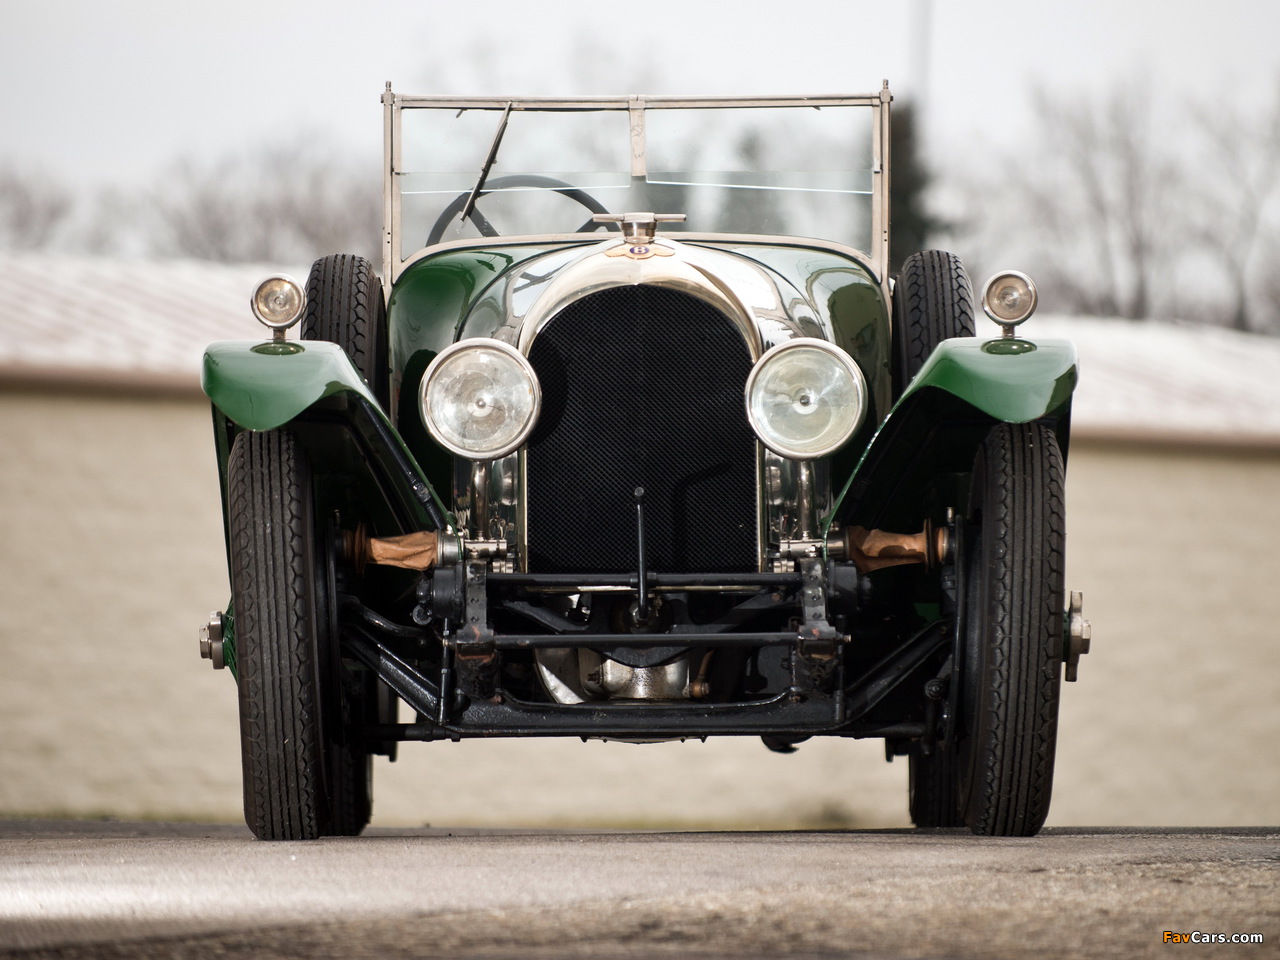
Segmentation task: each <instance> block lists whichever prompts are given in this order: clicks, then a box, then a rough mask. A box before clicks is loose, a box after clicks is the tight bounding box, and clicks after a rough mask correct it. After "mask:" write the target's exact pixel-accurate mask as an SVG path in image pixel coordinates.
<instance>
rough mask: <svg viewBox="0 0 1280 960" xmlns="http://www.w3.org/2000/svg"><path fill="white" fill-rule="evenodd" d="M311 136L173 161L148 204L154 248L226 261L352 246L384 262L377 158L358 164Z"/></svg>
mask: <svg viewBox="0 0 1280 960" xmlns="http://www.w3.org/2000/svg"><path fill="white" fill-rule="evenodd" d="M304 143H305V141H302V140H300V141H298V143H297V145H294V146H289V147H284V148H280V147H271V148H265V149H262V150H259V151H254V152H250V153H246V154H241V155H237V156H232V157H224V158H221V159H218V160H215V161H212V162H206V163H196V162H194V161H191V160H184V161H181V162H179V163H177V164H176V165H174V166H173V167H172V168H170V170H169V171H168V172H167V173H166V174H165V175H164V176H162V178H161V182H162V183H163V184H164V188H163V189H162V190H159V191H157V192H156V193H155V194H154V195H153V196H151V197H150V198H149V199H148V201H147V202H146V203H145V204H144V205H143V206H142V207H141V210H140V212H141V214H142V216H143V219H144V220H145V221H147V222H148V224H149V226H150V229H149V231H148V233H149V235H150V248H151V250H150V252H152V253H153V254H156V255H159V256H173V257H194V258H197V259H203V260H216V261H221V262H224V263H231V262H276V263H302V262H308V261H310V260H311V259H313V258H314V257H317V256H321V255H323V254H326V253H339V252H349V253H359V254H362V255H364V256H366V257H369V258H371V259H374V260H375V262H376V258H377V256H378V255H379V250H380V248H379V245H378V241H379V238H380V236H381V230H382V202H381V180H380V176H379V172H378V168H377V166H376V165H373V164H370V165H368V167H367V169H362V168H357V166H356V164H354V163H352V162H350V161H347V160H341V159H337V158H335V157H334V155H333V154H332V153H329V152H326V151H316V150H315V149H314V148H312V147H310V146H306V145H304Z"/></svg>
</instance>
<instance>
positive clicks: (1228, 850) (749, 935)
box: [0, 821, 1280, 958]
mask: <svg viewBox="0 0 1280 960" xmlns="http://www.w3.org/2000/svg"><path fill="white" fill-rule="evenodd" d="M1166 931H1168V932H1170V933H1172V934H1192V933H1195V934H1202V935H1203V934H1209V935H1213V936H1217V935H1225V936H1227V937H1231V936H1233V935H1238V934H1245V935H1249V934H1262V935H1263V936H1264V938H1265V939H1264V940H1263V942H1262V943H1260V944H1259V943H1231V942H1226V943H1212V942H1211V943H1203V942H1202V943H1189V944H1185V945H1177V944H1175V943H1170V942H1166ZM1201 939H1203V937H1202V938H1201ZM1033 955H1034V956H1039V957H1157V956H1158V957H1170V958H1177V957H1195V958H1200V957H1217V956H1222V957H1251V958H1252V957H1276V956H1280V828H1258V829H1220V830H1213V829H1204V830H1198V829H1197V830H1150V829H1144V830H1131V831H1130V830H1117V829H1105V830H1103V829H1099V830H1087V829H1082V830H1048V831H1045V832H1044V833H1043V834H1041V835H1040V836H1039V837H1035V838H1031V839H1001V840H993V839H981V838H976V837H972V836H969V835H968V834H967V833H962V832H959V831H933V832H929V833H919V832H910V831H883V832H879V831H870V832H867V831H848V832H793V833H741V832H733V833H729V832H725V833H669V832H654V831H645V832H618V833H608V832H581V833H575V832H565V831H556V832H548V831H539V830H526V831H493V830H484V831H479V830H445V829H424V830H410V831H392V830H377V831H373V832H371V833H370V834H368V835H366V836H364V837H361V838H358V839H340V840H325V841H319V842H315V843H258V842H256V841H254V840H253V839H252V838H251V837H250V836H249V834H248V832H247V831H246V830H244V829H243V828H238V827H228V826H195V825H170V824H123V823H110V822H107V823H69V822H67V823H60V822H49V821H40V822H35V821H24V822H8V823H0V956H6V957H12V956H21V957H31V958H53V957H58V958H72V957H122V958H123V957H130V958H133V957H139V958H150V957H175V956H180V957H203V956H215V957H230V958H240V957H254V958H258V957H266V958H271V957H377V958H383V957H388V958H396V957H457V958H488V957H520V958H550V957H602V958H603V957H608V958H613V957H618V958H624V957H626V958H632V957H634V958H659V957H661V958H667V957H691V958H736V957H800V958H803V957H832V956H848V957H866V958H900V957H933V958H966V957H1026V956H1033Z"/></svg>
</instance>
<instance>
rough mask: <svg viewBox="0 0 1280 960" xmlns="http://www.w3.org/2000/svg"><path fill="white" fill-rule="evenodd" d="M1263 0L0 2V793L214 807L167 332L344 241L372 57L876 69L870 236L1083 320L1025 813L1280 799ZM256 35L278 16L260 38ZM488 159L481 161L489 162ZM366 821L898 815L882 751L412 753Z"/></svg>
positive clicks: (850, 78)
mask: <svg viewBox="0 0 1280 960" xmlns="http://www.w3.org/2000/svg"><path fill="white" fill-rule="evenodd" d="M1277 28H1280V8H1276V7H1274V6H1273V5H1268V4H1258V3H1257V2H1256V0H1220V2H1219V3H1217V4H1215V5H1214V8H1213V11H1212V14H1211V15H1210V14H1206V13H1205V11H1204V9H1203V5H1199V4H1193V3H1191V2H1190V0H1170V2H1167V3H1164V4H1159V5H1153V4H1150V3H1149V2H1145V0H1078V2H1076V3H1073V4H1054V5H1028V4H1025V3H1021V2H1015V0H973V2H971V3H965V4H959V3H955V4H940V3H934V2H932V0H909V2H904V3H897V4H885V3H872V2H866V0H850V2H846V3H843V4H832V3H830V2H825V0H795V2H792V3H789V4H786V5H785V6H782V5H778V4H772V3H766V2H763V0H742V2H739V3H735V4H733V5H727V4H715V3H708V4H687V3H685V4H678V3H674V2H667V0H654V2H652V3H650V4H647V5H646V7H645V8H644V11H643V14H642V15H638V14H637V13H636V10H635V8H633V7H625V8H624V7H619V6H617V5H614V6H609V5H601V4H587V3H579V2H572V0H547V2H545V3H540V4H536V5H531V4H527V3H521V2H516V0H493V2H492V3H490V4H488V5H486V11H485V15H484V16H483V17H478V16H477V15H476V14H475V12H474V8H473V6H471V5H466V4H456V5H449V6H445V5H440V4H422V3H419V2H416V0H383V2H380V3H379V4H377V5H376V7H364V6H359V5H352V4H339V3H337V2H336V0H308V2H303V0H253V2H250V0H227V2H225V3H220V4H218V5H216V7H207V8H206V7H184V6H181V5H177V6H175V5H172V4H167V3H161V2H159V0H119V2H117V3H112V4H98V3H93V2H91V0H46V2H44V3H41V4H4V5H0V111H2V113H0V115H2V116H3V117H4V118H5V122H4V123H3V124H0V452H2V453H0V531H3V532H2V533H0V816H5V815H18V814H23V815H27V814H30V815H74V816H95V815H109V816H115V817H138V816H146V817H181V818H213V819H227V820H233V819H237V818H238V817H239V768H238V764H239V761H238V735H237V730H236V713H235V697H234V689H233V686H232V683H231V680H230V678H229V676H228V675H226V674H225V673H215V672H214V671H212V670H210V669H209V668H208V665H207V663H205V662H203V661H200V660H199V659H198V658H197V655H196V639H195V637H196V627H197V625H198V624H199V623H200V622H201V620H202V619H204V617H205V616H206V615H207V613H208V611H210V610H212V609H214V608H215V607H220V606H222V605H223V603H224V602H225V600H226V596H227V585H226V574H225V565H224V556H223V547H222V537H221V518H220V510H219V500H218V492H217V486H216V479H215V468H214V461H213V453H212V445H211V443H210V439H211V433H210V424H209V415H208V409H207V405H206V404H205V402H204V401H203V399H202V397H201V396H200V395H199V393H198V390H197V388H196V385H195V384H196V376H197V370H198V362H199V352H200V349H201V348H202V346H203V345H204V343H206V342H207V341H209V340H212V339H218V338H222V337H253V336H257V329H256V327H255V325H254V324H253V323H252V321H251V320H250V319H249V314H248V311H247V309H245V308H246V302H245V301H246V298H247V296H248V292H249V290H250V289H251V287H252V285H253V283H254V282H255V281H256V280H257V279H259V278H260V277H261V276H263V275H264V274H265V273H266V272H268V270H270V269H275V268H276V267H278V266H279V265H286V266H291V267H292V269H293V270H294V272H301V270H303V269H305V267H301V268H300V267H299V266H298V265H305V264H307V263H309V262H310V261H311V259H313V258H314V257H316V256H319V255H322V254H325V253H330V252H335V251H353V252H361V253H365V254H366V255H369V254H372V253H373V252H374V250H375V249H376V243H377V238H378V231H379V230H380V218H381V205H380V198H379V192H378V191H379V178H380V175H381V174H380V150H381V122H382V118H381V110H380V108H379V105H378V99H377V98H378V95H379V94H380V93H381V90H382V88H383V83H384V81H386V80H388V79H390V80H393V81H395V85H396V89H397V90H401V91H404V92H422V93H457V94H481V93H482V94H501V93H522V94H523V93H528V94H560V93H580V94H601V93H627V92H645V93H653V94H690V93H698V94H701V93H706V94H742V93H794V94H805V93H815V92H817V93H827V92H834V91H842V92H862V91H867V90H873V89H877V88H878V87H879V82H880V79H881V78H882V77H888V78H890V80H891V81H892V84H893V89H894V90H895V93H896V95H897V100H896V101H895V128H894V129H895V142H894V191H895V196H894V210H895V221H894V238H895V258H897V259H900V258H901V256H903V255H905V253H909V252H911V251H912V250H915V249H920V248H924V247H930V246H940V247H944V248H947V249H951V250H954V251H955V252H956V253H958V254H960V255H961V256H962V257H963V258H964V259H965V261H966V262H967V263H968V264H969V265H970V270H971V273H972V274H973V275H974V277H975V279H976V280H977V281H979V282H980V280H981V279H982V277H984V276H986V275H987V274H988V273H990V272H991V271H992V270H994V269H996V268H999V267H1006V266H1016V267H1018V268H1021V269H1025V270H1027V271H1028V272H1029V273H1030V274H1031V275H1032V276H1034V277H1035V278H1036V280H1037V281H1038V282H1039V284H1040V287H1041V295H1042V297H1041V300H1042V304H1043V306H1042V310H1043V311H1044V312H1045V313H1047V314H1051V315H1054V316H1052V317H1037V318H1035V319H1033V320H1032V321H1031V324H1030V325H1029V328H1028V332H1029V333H1036V334H1038V335H1042V336H1048V335H1055V336H1056V335H1064V336H1068V337H1070V338H1072V339H1075V340H1077V341H1078V342H1079V343H1080V345H1081V350H1082V357H1083V367H1082V376H1083V379H1082V384H1081V388H1080V394H1079V397H1078V404H1077V408H1076V420H1075V425H1074V426H1075V433H1074V437H1073V444H1072V450H1071V454H1070V465H1069V471H1068V511H1069V533H1068V584H1069V586H1071V587H1072V588H1073V589H1082V590H1084V592H1085V610H1086V614H1087V615H1088V616H1089V617H1090V618H1091V619H1092V621H1093V624H1094V635H1095V643H1094V652H1093V653H1091V654H1090V655H1089V657H1088V658H1086V660H1085V661H1084V663H1083V665H1082V668H1081V681H1080V683H1078V684H1075V685H1070V686H1066V687H1065V688H1064V699H1063V713H1062V733H1061V739H1060V747H1059V760H1058V779H1057V789H1056V799H1055V802H1054V807H1053V811H1052V814H1051V822H1052V823H1058V824H1251V823H1253V824H1256V823H1272V824H1274V823H1276V822H1280V800H1278V799H1277V798H1280V759H1278V758H1277V756H1276V753H1275V751H1274V749H1273V746H1272V745H1273V744H1274V742H1275V740H1276V737H1277V735H1280V713H1278V712H1277V703H1280V665H1278V661H1277V658H1276V657H1275V655H1274V651H1275V649H1276V647H1277V641H1280V629H1278V628H1277V626H1276V618H1275V617H1274V614H1273V611H1272V609H1271V608H1272V602H1271V598H1272V596H1273V595H1274V583H1275V582H1276V580H1277V574H1278V573H1280V563H1278V562H1277V561H1276V559H1275V542H1276V539H1277V533H1278V532H1280V515H1278V513H1280V507H1277V504H1276V498H1275V491H1276V490H1277V489H1280V423H1278V422H1277V411H1280V397H1278V396H1277V393H1276V391H1277V384H1280V356H1278V355H1277V352H1276V351H1277V344H1278V343H1280V341H1277V339H1276V338H1275V335H1276V334H1277V333H1280V281H1277V277H1280V272H1277V271H1276V270H1275V269H1274V267H1275V264H1276V263H1277V262H1280V47H1277V46H1276V44H1275V43H1274V37H1275V36H1276V34H1277ZM282 37H285V38H288V40H287V42H285V43H281V42H280V38H282ZM478 159H479V158H478ZM375 787H376V793H377V796H376V800H375V823H384V824H393V823H407V824H417V823H422V822H428V821H429V822H432V823H437V824H453V823H456V824H465V823H490V824H515V823H521V824H524V823H560V824H568V823H582V824H598V823H609V824H640V823H651V824H660V823H661V824H718V825H725V826H730V825H732V826H752V825H756V826H785V825H811V826H820V825H897V824H905V823H906V802H905V796H906V767H905V764H903V763H902V762H901V761H899V762H898V763H895V764H892V765H890V764H886V763H884V761H883V758H882V756H881V749H880V745H879V744H878V743H876V742H854V741H849V742H843V741H817V742H813V741H811V742H809V743H806V744H804V745H802V746H801V749H800V751H799V752H798V753H797V754H795V755H793V756H779V755H776V754H772V753H770V752H768V751H766V750H765V749H764V748H763V747H762V746H761V745H760V744H759V742H758V741H752V740H720V741H712V742H708V743H705V744H702V743H685V744H665V745H651V746H633V745H626V744H601V743H594V742H593V743H587V744H582V743H579V742H577V741H551V740H544V741H518V742H510V743H507V742H467V743H462V744H416V745H415V744H409V745H406V746H405V747H404V749H403V750H402V754H401V759H400V761H399V762H397V763H396V764H387V763H385V762H384V761H379V763H378V766H377V770H376V774H375Z"/></svg>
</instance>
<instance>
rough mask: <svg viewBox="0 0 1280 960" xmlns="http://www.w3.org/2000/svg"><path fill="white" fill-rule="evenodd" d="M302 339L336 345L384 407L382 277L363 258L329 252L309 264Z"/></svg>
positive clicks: (385, 372) (387, 374) (386, 392)
mask: <svg viewBox="0 0 1280 960" xmlns="http://www.w3.org/2000/svg"><path fill="white" fill-rule="evenodd" d="M302 339H303V340H328V341H331V342H332V343H336V344H337V345H338V346H340V347H341V348H342V350H343V352H344V353H346V355H347V356H348V357H350V358H351V362H352V364H353V365H354V366H355V368H356V370H357V371H359V373H360V376H362V377H364V379H365V383H367V384H368V385H369V389H370V390H371V391H373V395H374V397H376V398H377V400H378V403H380V404H381V405H382V408H383V409H384V410H385V409H387V406H388V404H387V400H388V397H389V396H390V393H389V389H388V381H389V378H390V369H389V363H388V359H387V309H386V303H385V301H384V300H383V297H382V281H380V280H379V279H378V275H377V274H376V273H374V270H373V265H372V264H370V263H369V261H368V260H366V259H364V257H357V256H354V255H353V254H348V253H335V254H331V255H330V256H327V257H321V258H320V259H319V260H317V261H316V262H315V263H314V264H312V265H311V273H310V275H309V276H308V277H307V309H306V313H305V314H304V315H303V318H302Z"/></svg>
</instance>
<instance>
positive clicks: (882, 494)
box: [824, 337, 1078, 530]
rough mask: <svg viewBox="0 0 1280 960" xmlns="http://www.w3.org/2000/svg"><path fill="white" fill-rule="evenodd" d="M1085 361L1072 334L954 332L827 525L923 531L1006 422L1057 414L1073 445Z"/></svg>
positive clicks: (874, 443) (907, 394)
mask: <svg viewBox="0 0 1280 960" xmlns="http://www.w3.org/2000/svg"><path fill="white" fill-rule="evenodd" d="M1077 367H1078V358H1077V354H1076V348H1075V344H1073V343H1071V342H1070V341H1067V340H1042V341H1040V342H1038V343H1033V342H1031V341H1029V340H1022V339H1018V338H1010V339H1000V340H985V341H984V340H980V339H978V338H976V337H969V338H957V339H953V340H944V341H943V342H942V343H940V344H939V345H938V347H937V349H935V350H934V352H933V354H932V356H930V358H929V359H928V360H927V361H926V362H925V365H924V366H923V367H921V369H920V372H919V373H918V374H917V375H916V377H915V379H914V380H912V382H911V383H910V385H909V386H908V387H907V389H906V390H905V391H903V394H902V397H901V398H899V400H898V402H897V403H896V404H895V405H894V407H893V409H892V410H891V411H890V412H889V416H888V417H886V418H885V420H884V422H883V423H881V424H880V428H879V429H878V430H877V431H876V434H875V436H874V437H873V438H872V440H871V443H870V444H868V446H867V449H866V451H865V452H864V453H863V455H862V458H861V459H860V460H859V461H858V464H857V466H856V467H855V468H854V470H853V472H852V474H851V475H850V476H849V477H848V479H847V482H846V483H845V484H844V487H843V489H842V490H841V491H840V494H839V496H838V497H837V498H836V502H835V503H834V505H833V507H832V510H831V511H830V513H828V514H827V516H826V518H825V522H824V527H825V528H828V529H829V528H830V526H831V524H832V523H833V522H834V521H836V520H840V521H842V522H844V523H846V524H852V523H857V524H860V525H863V526H866V527H868V528H872V527H877V526H879V527H883V528H884V529H902V530H906V529H912V530H914V529H918V528H917V527H915V526H913V525H914V524H916V523H917V522H919V521H920V520H921V519H923V517H925V516H928V515H930V514H931V513H932V512H935V511H934V507H935V506H936V504H934V503H933V501H934V500H936V499H938V498H939V497H941V498H943V499H946V498H948V497H952V498H953V495H954V491H950V492H944V491H943V488H944V487H945V486H946V484H947V482H948V481H947V480H946V479H945V478H946V477H948V476H960V475H963V474H967V473H968V472H969V470H970V468H971V466H972V464H973V457H974V454H975V453H976V451H977V449H978V445H979V444H980V443H981V442H982V440H983V438H984V437H986V435H987V433H988V431H989V430H990V429H991V427H992V425H993V424H994V423H996V422H1004V423H1030V422H1032V421H1035V420H1047V421H1049V422H1051V423H1052V425H1053V427H1054V429H1055V430H1056V431H1057V433H1058V437H1059V442H1060V444H1061V446H1062V449H1063V452H1064V453H1065V452H1066V448H1067V439H1068V438H1067V431H1068V427H1069V421H1070V413H1071V397H1072V394H1073V393H1074V391H1075V387H1076V381H1077V379H1078V369H1077Z"/></svg>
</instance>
